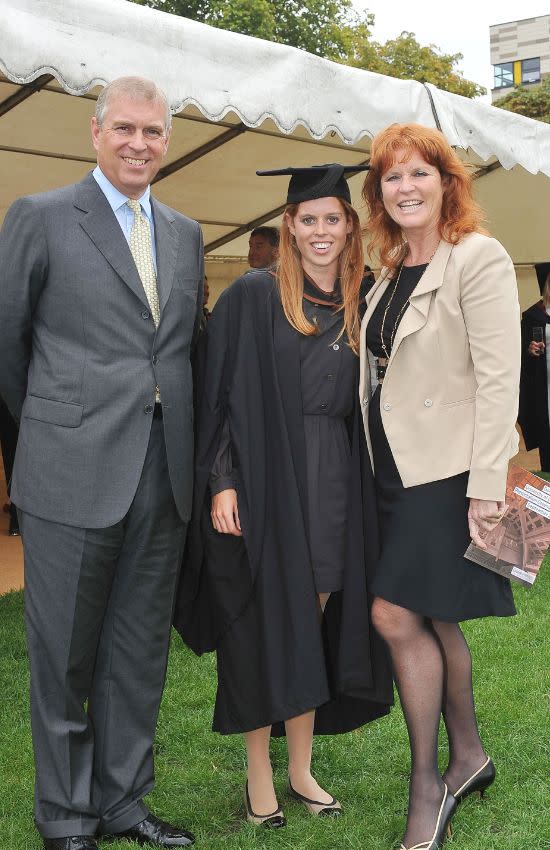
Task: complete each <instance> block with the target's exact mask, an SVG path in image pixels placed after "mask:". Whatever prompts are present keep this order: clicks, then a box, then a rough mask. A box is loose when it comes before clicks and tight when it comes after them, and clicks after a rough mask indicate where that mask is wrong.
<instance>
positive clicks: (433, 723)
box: [372, 599, 485, 847]
mask: <svg viewBox="0 0 550 850" xmlns="http://www.w3.org/2000/svg"><path fill="white" fill-rule="evenodd" d="M372 619H373V623H374V625H375V627H376V629H377V630H378V632H379V633H380V634H381V636H382V637H383V638H384V640H385V641H386V643H387V644H388V646H389V649H390V653H391V658H392V663H393V669H394V675H395V681H396V684H397V690H398V692H399V698H400V700H401V706H402V708H403V714H404V715H405V722H406V724H407V731H408V733H409V742H410V746H411V782H410V787H409V809H408V815H407V828H406V831H405V835H404V838H403V843H404V844H405V846H407V847H410V846H412V845H414V844H417V843H420V842H423V841H426V840H428V839H429V838H431V835H432V833H433V831H434V828H435V824H436V820H437V814H438V811H439V806H440V804H441V801H442V799H443V793H444V782H443V779H442V777H441V774H440V773H439V768H438V763H437V742H438V732H439V720H440V716H441V714H443V719H444V721H445V727H446V729H447V734H448V738H449V764H448V767H447V770H446V772H445V777H444V779H445V782H446V783H447V785H448V787H449V790H450V791H451V792H452V791H456V790H457V788H459V787H460V785H462V783H463V782H464V781H465V780H466V779H468V778H469V777H470V776H471V775H472V773H474V771H475V770H477V768H478V767H480V765H481V764H483V762H484V761H485V753H484V751H483V746H482V744H481V741H480V738H479V732H478V728H477V721H476V716H475V707H474V697H473V691H472V661H471V656H470V651H469V649H468V644H467V643H466V640H465V639H464V635H463V634H462V631H461V630H460V626H459V625H458V624H457V623H442V622H438V621H432V620H428V619H426V618H425V617H423V616H421V615H420V614H415V613H414V612H412V611H408V610H407V609H406V608H400V607H399V606H397V605H393V604H391V603H390V602H386V601H385V600H384V599H375V601H374V603H373V608H372Z"/></svg>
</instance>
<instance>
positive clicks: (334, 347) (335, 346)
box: [332, 342, 340, 351]
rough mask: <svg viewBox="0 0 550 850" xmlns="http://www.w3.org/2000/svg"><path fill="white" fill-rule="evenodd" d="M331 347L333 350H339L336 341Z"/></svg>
mask: <svg viewBox="0 0 550 850" xmlns="http://www.w3.org/2000/svg"><path fill="white" fill-rule="evenodd" d="M332 348H333V350H334V351H339V350H340V346H339V345H338V343H337V342H335V343H334V345H333V346H332Z"/></svg>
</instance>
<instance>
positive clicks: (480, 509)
mask: <svg viewBox="0 0 550 850" xmlns="http://www.w3.org/2000/svg"><path fill="white" fill-rule="evenodd" d="M507 510H508V506H507V505H506V503H505V502H490V501H489V500H487V499H470V508H469V510H468V526H469V528H470V537H471V538H472V543H473V544H474V545H475V546H479V548H480V549H486V548H487V545H486V544H485V543H484V541H483V540H482V538H481V536H480V532H484V533H487V532H488V531H492V530H493V528H495V526H497V525H498V523H499V522H500V520H501V519H502V517H503V516H504V514H505V513H506V511H507Z"/></svg>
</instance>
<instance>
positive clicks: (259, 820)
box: [244, 782, 286, 829]
mask: <svg viewBox="0 0 550 850" xmlns="http://www.w3.org/2000/svg"><path fill="white" fill-rule="evenodd" d="M244 804H245V807H246V819H247V821H248V823H252V824H254V826H265V827H266V829H281V828H282V827H283V826H286V820H285V817H284V815H283V810H282V809H281V807H280V806H279V808H278V809H275V811H274V812H272V813H271V814H270V815H257V814H255V813H254V812H253V811H252V806H251V805H250V795H249V793H248V782H247V783H246V785H245V786H244Z"/></svg>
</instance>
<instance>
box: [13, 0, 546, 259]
mask: <svg viewBox="0 0 550 850" xmlns="http://www.w3.org/2000/svg"><path fill="white" fill-rule="evenodd" d="M125 74H139V75H142V76H147V77H150V78H152V79H154V80H155V81H156V82H157V83H158V84H159V85H160V86H161V87H162V88H163V89H164V90H165V91H166V93H167V96H168V99H169V101H170V104H171V106H172V109H173V111H174V113H175V118H174V131H173V135H172V140H171V143H170V149H169V152H168V156H167V160H166V163H165V166H164V167H163V168H162V169H161V171H160V172H159V174H158V176H157V180H156V186H155V190H154V191H155V194H156V196H157V197H159V198H160V199H161V200H163V201H165V202H166V203H168V204H170V205H171V206H173V207H175V208H177V209H180V210H182V211H184V212H185V213H187V214H188V215H191V216H192V217H194V218H196V219H198V220H199V221H200V222H201V224H202V226H203V230H204V235H205V244H206V248H207V251H208V253H209V256H210V257H215V256H216V255H218V256H222V255H223V256H243V255H245V254H246V243H247V239H248V232H249V231H250V229H251V228H252V227H253V226H255V225H257V224H260V223H272V222H277V220H278V217H279V215H280V212H281V204H282V201H283V199H284V194H285V188H286V182H285V178H272V179H270V180H264V179H261V178H258V177H256V176H255V171H256V169H260V168H282V167H285V166H287V165H310V164H318V163H323V162H334V161H341V162H342V163H345V164H352V163H353V164H357V163H362V162H365V161H367V160H368V155H369V146H370V138H371V137H372V136H373V135H374V134H375V133H376V132H377V131H378V130H380V129H381V128H383V127H385V126H387V125H388V124H390V123H392V122H394V121H400V122H407V121H415V122H419V123H422V124H425V125H428V126H439V127H440V128H441V129H442V131H443V132H444V133H445V136H446V137H447V139H448V140H449V142H450V143H451V144H453V145H456V146H457V147H458V148H460V149H461V150H462V152H463V156H464V157H465V158H466V159H467V160H468V161H469V162H470V163H471V164H472V165H473V166H474V167H475V169H476V174H477V177H478V179H477V180H476V191H477V194H478V197H479V199H480V201H481V203H482V204H483V205H484V206H485V208H486V209H487V210H488V215H489V226H490V229H491V231H492V232H493V233H494V235H495V236H497V237H498V238H499V239H500V240H501V241H502V242H503V243H504V244H505V246H506V247H507V249H508V251H509V252H510V253H511V255H512V257H513V258H514V261H515V262H516V263H517V264H518V265H521V264H531V263H534V262H540V261H544V260H549V259H550V244H549V241H550V240H549V238H548V224H547V222H548V221H549V220H550V182H549V180H548V178H549V177H550V126H548V125H546V124H542V123H540V122H536V121H531V120H530V119H527V118H523V117H521V116H518V115H513V114H511V113H508V112H504V111H502V110H499V109H497V108H495V107H493V106H489V105H486V104H484V103H480V102H475V101H471V100H468V99H466V98H463V97H459V96H457V95H452V94H449V93H447V92H443V91H440V90H438V89H436V88H435V87H434V86H431V85H423V84H421V83H418V82H414V81H404V80H397V79H393V78H390V77H384V76H381V75H379V74H373V73H370V72H368V71H363V70H359V69H355V68H349V67H347V66H343V65H339V64H337V63H334V62H330V61H327V60H324V59H321V58H319V57H316V56H312V55H310V54H307V53H305V52H303V51H301V50H297V49H295V48H291V47H286V46H284V45H280V44H272V43H270V42H265V41H261V40H259V39H254V38H250V37H248V36H244V35H239V34H237V33H230V32H225V31H223V30H218V29H214V28H211V27H208V26H205V25H204V24H199V23H196V22H194V21H190V20H186V19H183V18H180V17H177V16H173V15H168V14H165V13H163V12H159V11H156V10H152V9H149V8H147V7H144V6H138V5H136V4H134V3H130V2H127V0H87V2H85V3H84V2H81V0H0V179H1V186H2V192H1V194H0V219H1V218H2V217H3V215H4V213H5V211H6V209H7V207H8V206H9V204H10V203H11V202H12V201H13V200H14V199H15V198H16V197H18V196H19V195H22V194H27V193H31V192H37V191H42V190H45V189H48V188H51V187H54V186H59V185H63V184H64V183H70V182H74V181H76V180H78V179H80V178H81V177H83V176H84V174H85V173H86V172H87V171H88V170H89V169H90V168H91V167H93V163H94V161H95V159H94V155H93V154H94V152H93V150H92V147H91V143H90V137H89V118H90V116H91V114H92V113H93V108H94V100H95V97H96V96H97V93H98V91H99V90H100V87H101V86H102V85H104V84H105V83H106V82H108V81H109V80H112V79H114V78H115V77H118V76H121V75H125ZM74 95H79V97H75V96H74ZM360 185H361V177H360V176H359V177H355V178H352V181H351V186H352V194H353V196H354V200H355V202H356V203H357V206H358V208H359V209H360V200H359V189H360Z"/></svg>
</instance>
